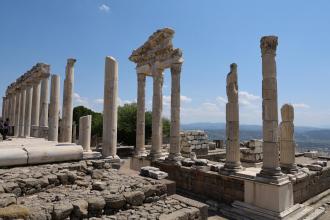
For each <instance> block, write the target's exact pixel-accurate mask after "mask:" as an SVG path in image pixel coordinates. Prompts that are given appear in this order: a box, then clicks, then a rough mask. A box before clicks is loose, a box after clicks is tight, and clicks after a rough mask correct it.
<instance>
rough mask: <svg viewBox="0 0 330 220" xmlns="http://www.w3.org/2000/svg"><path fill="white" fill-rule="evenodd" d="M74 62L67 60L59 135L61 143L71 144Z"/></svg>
mask: <svg viewBox="0 0 330 220" xmlns="http://www.w3.org/2000/svg"><path fill="white" fill-rule="evenodd" d="M75 62H76V60H75V59H73V58H69V59H68V60H67V65H66V70H65V80H64V90H63V107H62V122H61V134H62V140H61V141H62V142H71V140H72V120H73V82H74V68H73V66H74V64H75Z"/></svg>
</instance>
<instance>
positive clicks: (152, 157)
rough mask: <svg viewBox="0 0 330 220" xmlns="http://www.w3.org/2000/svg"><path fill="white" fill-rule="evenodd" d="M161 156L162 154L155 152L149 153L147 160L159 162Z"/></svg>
mask: <svg viewBox="0 0 330 220" xmlns="http://www.w3.org/2000/svg"><path fill="white" fill-rule="evenodd" d="M163 156H164V155H163V153H162V152H157V153H153V152H150V154H149V155H148V156H147V158H148V159H149V160H151V161H154V160H159V159H160V158H162V157H163Z"/></svg>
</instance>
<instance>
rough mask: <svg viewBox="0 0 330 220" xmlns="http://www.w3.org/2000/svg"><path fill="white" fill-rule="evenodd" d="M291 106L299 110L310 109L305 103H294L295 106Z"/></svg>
mask: <svg viewBox="0 0 330 220" xmlns="http://www.w3.org/2000/svg"><path fill="white" fill-rule="evenodd" d="M292 106H293V107H294V108H301V109H306V108H310V106H309V105H307V104H305V103H295V104H292Z"/></svg>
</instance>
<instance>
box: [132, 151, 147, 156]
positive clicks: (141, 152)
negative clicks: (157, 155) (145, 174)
mask: <svg viewBox="0 0 330 220" xmlns="http://www.w3.org/2000/svg"><path fill="white" fill-rule="evenodd" d="M147 155H148V153H147V151H146V150H141V151H135V153H134V156H135V157H146V156H147Z"/></svg>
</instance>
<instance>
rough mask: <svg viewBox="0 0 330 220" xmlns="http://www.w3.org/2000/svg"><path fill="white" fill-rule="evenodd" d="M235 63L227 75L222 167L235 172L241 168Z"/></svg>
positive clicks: (224, 169) (225, 170) (226, 170)
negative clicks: (223, 161) (224, 151)
mask: <svg viewBox="0 0 330 220" xmlns="http://www.w3.org/2000/svg"><path fill="white" fill-rule="evenodd" d="M237 82H238V81H237V65H236V63H232V64H231V65H230V72H229V73H228V75H227V86H226V91H227V97H228V103H227V104H226V136H227V138H226V139H227V140H226V163H225V165H224V167H223V169H222V171H224V172H229V173H232V172H237V171H239V170H241V169H242V165H241V161H240V141H239V105H238V83H237Z"/></svg>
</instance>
